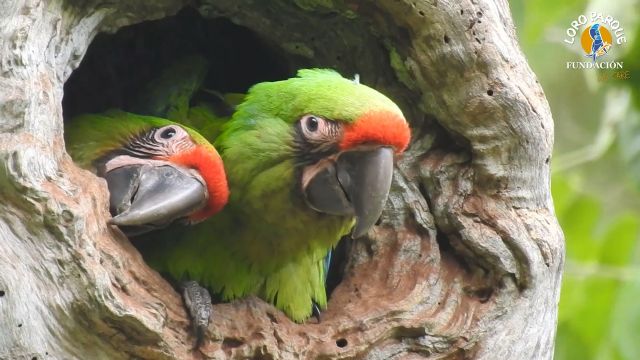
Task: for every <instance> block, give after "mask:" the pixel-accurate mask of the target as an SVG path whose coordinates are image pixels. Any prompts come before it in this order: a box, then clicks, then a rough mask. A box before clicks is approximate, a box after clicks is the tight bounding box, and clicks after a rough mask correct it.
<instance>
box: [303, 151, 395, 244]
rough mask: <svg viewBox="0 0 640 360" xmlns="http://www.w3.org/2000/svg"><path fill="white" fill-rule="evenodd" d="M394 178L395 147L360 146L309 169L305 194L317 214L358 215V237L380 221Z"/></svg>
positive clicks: (304, 183) (304, 179)
mask: <svg viewBox="0 0 640 360" xmlns="http://www.w3.org/2000/svg"><path fill="white" fill-rule="evenodd" d="M392 176H393V149H392V148H390V147H374V148H372V147H370V146H369V147H359V148H356V149H353V150H348V151H344V152H341V153H339V154H338V155H337V158H334V159H324V160H321V161H320V162H318V163H317V164H315V165H312V166H309V167H307V168H306V169H305V170H304V171H303V177H302V184H303V192H304V194H305V198H306V201H307V204H308V205H309V206H310V207H311V208H313V209H314V210H316V211H319V212H322V213H326V214H331V215H352V216H355V218H356V224H355V226H354V228H353V230H352V233H351V236H352V237H353V238H358V237H361V236H363V235H365V234H366V233H367V231H369V229H370V228H371V226H373V225H374V224H375V223H376V221H378V218H379V217H380V214H381V213H382V209H383V207H384V204H385V202H386V201H387V196H388V195H389V189H390V188H391V179H392Z"/></svg>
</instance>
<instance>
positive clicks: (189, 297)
mask: <svg viewBox="0 0 640 360" xmlns="http://www.w3.org/2000/svg"><path fill="white" fill-rule="evenodd" d="M181 285H182V297H183V299H184V303H185V305H186V307H187V310H188V311H189V316H190V317H191V324H192V325H193V331H194V334H195V336H196V343H195V346H194V349H197V348H199V347H200V345H202V343H203V342H204V335H205V333H206V331H207V328H208V327H209V319H210V317H211V310H212V309H211V295H209V291H207V289H205V288H203V287H202V286H200V284H198V283H197V282H195V281H185V282H183V283H182V284H181Z"/></svg>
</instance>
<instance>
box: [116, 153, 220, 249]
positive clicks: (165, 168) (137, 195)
mask: <svg viewBox="0 0 640 360" xmlns="http://www.w3.org/2000/svg"><path fill="white" fill-rule="evenodd" d="M104 178H105V179H106V180H107V185H108V187H109V194H110V199H109V203H110V211H111V214H112V215H113V218H112V219H111V221H110V223H111V224H114V225H118V226H120V227H121V228H122V230H123V231H124V232H125V233H126V234H127V235H129V236H133V235H139V234H142V233H145V232H148V231H152V230H156V229H158V228H162V227H164V226H167V225H169V224H170V223H172V222H173V221H175V220H177V219H180V218H184V217H186V216H188V215H189V214H191V213H193V212H194V211H196V210H198V209H201V208H202V207H203V206H204V205H205V203H206V201H207V199H208V192H207V187H206V185H205V183H204V180H203V179H202V178H199V176H198V175H197V174H196V173H195V172H194V171H190V170H188V169H185V168H181V167H178V166H175V165H173V164H171V163H163V164H161V165H156V164H153V165H151V164H134V165H125V166H122V167H118V168H115V169H113V170H110V171H108V172H107V173H106V174H105V176H104Z"/></svg>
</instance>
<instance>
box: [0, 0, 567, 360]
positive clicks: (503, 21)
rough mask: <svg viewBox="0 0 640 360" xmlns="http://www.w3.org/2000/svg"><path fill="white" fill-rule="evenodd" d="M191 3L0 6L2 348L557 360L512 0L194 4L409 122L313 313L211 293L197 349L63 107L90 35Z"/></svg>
mask: <svg viewBox="0 0 640 360" xmlns="http://www.w3.org/2000/svg"><path fill="white" fill-rule="evenodd" d="M192 5H193V4H192ZM183 6H184V1H176V0H160V1H141V0H132V1H107V0H84V1H82V0H74V1H66V2H63V1H51V2H47V1H42V0H8V1H3V2H1V3H0V14H2V15H1V17H0V31H1V32H0V72H1V74H2V77H1V78H0V198H1V199H2V201H0V325H2V326H0V358H1V359H131V358H142V359H191V358H194V359H201V358H232V357H248V358H251V357H256V358H267V359H268V358H282V359H293V358H366V359H388V358H414V357H425V358H430V359H467V358H473V359H516V358H517V359H550V358H551V357H552V354H553V342H554V336H555V328H556V317H557V302H558V298H559V289H560V279H561V270H562V265H563V238H562V233H561V230H560V228H559V227H558V224H557V222H556V219H555V216H554V213H553V206H552V202H551V196H550V189H549V157H550V154H551V148H552V138H553V123H552V118H551V114H550V111H549V107H548V105H547V102H546V100H545V98H544V94H543V93H542V90H541V88H540V86H539V84H538V82H537V81H536V78H535V76H534V75H533V73H532V71H531V69H530V68H529V67H528V66H527V63H526V61H525V59H524V57H523V55H522V53H521V52H520V50H519V48H518V45H517V42H516V38H515V33H514V29H513V24H512V22H511V19H510V14H509V9H508V4H507V2H506V0H505V1H495V2H494V1H490V0H477V1H461V2H458V1H431V2H427V1H419V2H418V1H392V0H388V1H375V2H374V1H362V2H357V1H349V2H342V1H302V0H298V1H294V2H290V1H273V2H266V1H258V0H253V1H251V0H249V1H231V0H220V1H217V0H205V1H201V2H196V4H195V5H194V6H195V8H196V9H197V10H198V11H199V12H200V14H201V15H202V16H203V17H205V18H213V17H218V16H223V17H227V18H230V19H231V20H232V21H233V22H235V23H237V24H240V25H243V26H246V27H248V28H250V29H252V30H254V31H256V32H257V33H259V34H261V36H263V37H264V38H265V39H267V40H270V41H271V42H273V43H274V44H277V46H279V47H281V48H282V49H283V50H284V52H285V53H287V54H290V56H291V62H292V63H294V64H296V63H299V64H311V65H316V66H330V67H335V68H338V69H339V70H341V71H343V72H344V73H345V74H348V73H349V72H351V73H355V72H359V73H360V76H361V79H362V81H363V82H364V83H367V84H371V85H374V86H375V87H377V88H379V89H381V90H382V91H383V92H386V93H388V94H391V96H392V97H393V98H394V99H396V100H397V101H398V103H399V104H400V105H401V107H402V108H403V109H404V110H405V112H406V114H407V117H408V118H409V119H410V121H411V123H412V128H413V134H414V136H413V141H412V145H411V147H410V149H409V150H408V152H407V153H406V155H405V156H404V158H403V159H402V160H401V161H400V163H399V164H398V170H397V171H396V173H395V176H394V183H393V188H392V193H391V195H390V198H389V201H388V205H387V209H386V210H385V212H384V214H383V221H382V222H381V224H380V225H379V226H377V227H376V228H375V229H374V230H372V232H371V233H370V234H369V238H368V239H366V240H362V241H356V242H353V243H352V245H351V248H350V250H349V253H348V259H347V265H346V270H345V276H344V279H343V281H342V283H341V284H340V285H339V286H338V287H337V288H336V289H335V291H334V292H333V294H332V297H331V299H330V303H329V308H328V310H327V311H326V312H325V313H324V314H323V316H322V322H321V323H320V324H317V323H315V322H314V321H309V322H308V323H307V324H302V325H297V324H294V323H292V322H291V321H289V320H288V319H287V318H286V317H285V316H284V315H283V314H282V313H280V312H278V311H277V310H275V309H274V308H273V307H272V306H270V305H267V304H265V303H264V302H262V301H261V300H258V299H255V298H249V299H246V300H242V301H236V302H234V303H229V304H220V305H215V307H214V319H213V321H212V324H211V327H210V329H209V330H210V331H209V334H208V340H207V342H206V344H205V345H204V346H203V347H202V348H201V349H200V351H192V349H191V346H192V343H193V338H192V337H190V335H189V329H188V322H187V320H186V317H185V311H184V310H183V307H182V303H181V300H180V298H179V296H178V294H177V293H176V292H175V291H174V290H173V289H172V288H171V287H170V286H169V285H168V284H167V283H166V282H165V281H164V280H163V279H162V278H161V277H160V276H159V275H158V274H156V273H155V272H154V271H152V270H151V269H149V268H148V267H146V265H145V264H144V261H143V260H142V258H141V257H140V256H139V254H138V253H137V251H136V250H135V248H133V247H132V246H131V244H130V243H129V242H128V240H127V239H126V238H125V237H124V236H123V235H122V234H121V233H120V232H119V231H118V230H115V229H112V228H109V227H108V226H107V225H106V221H107V219H108V217H109V214H108V211H107V196H106V186H105V184H104V182H103V181H101V180H99V179H98V178H96V177H95V176H93V175H92V174H90V173H88V172H86V171H82V170H80V169H78V168H77V167H76V166H75V165H74V164H73V163H72V161H71V160H70V158H69V157H68V156H67V155H66V153H65V149H64V143H63V140H62V130H63V116H62V107H61V102H62V97H63V85H64V82H65V81H66V80H67V78H68V77H69V75H70V74H71V72H72V71H73V70H74V69H75V68H77V67H78V65H79V63H80V61H81V60H82V57H83V55H84V54H85V52H86V50H87V48H88V46H89V45H90V43H91V41H92V39H93V38H94V36H95V35H96V34H97V33H99V32H114V31H116V30H117V29H119V28H121V27H123V26H126V25H129V24H134V23H139V22H143V21H146V20H151V19H159V18H162V17H165V16H170V15H172V14H175V13H176V12H177V11H178V10H179V9H180V8H181V7H183Z"/></svg>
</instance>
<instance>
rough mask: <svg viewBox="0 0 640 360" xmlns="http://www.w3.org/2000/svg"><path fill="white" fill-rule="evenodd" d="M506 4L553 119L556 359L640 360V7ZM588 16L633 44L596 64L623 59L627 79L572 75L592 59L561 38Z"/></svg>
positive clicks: (611, 1) (618, 1)
mask: <svg viewBox="0 0 640 360" xmlns="http://www.w3.org/2000/svg"><path fill="white" fill-rule="evenodd" d="M510 4H511V10H512V12H513V16H514V21H515V24H516V27H517V33H518V37H519V39H520V45H521V47H522V50H523V51H524V53H525V54H526V56H527V58H528V60H529V65H530V66H531V67H532V68H533V70H534V71H535V73H536V74H537V76H538V79H539V80H540V83H541V84H542V86H543V88H544V90H545V93H546V96H547V99H548V100H549V103H550V105H551V111H552V113H553V117H554V121H555V148H554V153H553V159H552V181H551V183H552V184H551V185H552V192H553V197H554V203H555V209H556V213H557V216H558V219H559V221H560V225H561V226H562V228H563V230H564V234H565V238H566V245H567V254H566V267H565V272H564V275H563V283H562V292H561V296H560V312H559V319H558V334H557V342H556V350H555V355H556V356H555V358H556V359H558V360H569V359H571V360H573V359H580V360H586V359H598V360H609V359H612V360H615V359H625V360H626V359H629V360H637V359H640V241H639V240H640V237H639V235H640V16H639V15H640V0H591V1H586V0H567V1H560V0H511V1H510ZM592 11H595V12H598V13H603V15H605V16H606V15H611V16H613V17H614V18H616V19H618V20H619V21H620V23H621V25H622V27H623V29H624V33H625V37H626V39H627V43H626V44H622V45H617V44H615V43H614V44H613V46H612V48H611V50H610V52H609V53H608V54H606V55H605V56H603V57H602V58H600V59H601V60H599V61H611V60H616V61H623V62H624V71H628V73H627V74H628V77H629V78H627V79H620V78H618V77H616V71H614V70H584V69H583V70H575V69H567V68H566V62H567V61H588V58H586V57H585V56H584V53H583V52H582V49H581V48H580V46H579V45H578V44H577V43H576V44H574V45H568V44H566V43H564V42H563V40H564V39H565V38H566V35H565V32H566V29H567V28H568V27H570V24H571V22H572V21H574V20H575V19H576V18H577V17H578V16H579V15H580V14H585V15H587V16H589V14H591V12H592ZM582 28H584V26H583V27H582ZM579 34H580V32H579ZM578 36H579V35H578ZM619 75H620V74H619ZM622 77H625V76H624V75H623V76H622Z"/></svg>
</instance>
